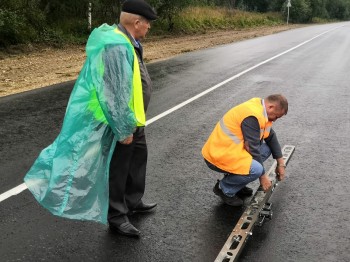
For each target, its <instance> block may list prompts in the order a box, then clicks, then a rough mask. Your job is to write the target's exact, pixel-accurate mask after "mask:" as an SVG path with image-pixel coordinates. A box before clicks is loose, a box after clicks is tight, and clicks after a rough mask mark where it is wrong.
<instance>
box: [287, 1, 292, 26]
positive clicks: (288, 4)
mask: <svg viewBox="0 0 350 262" xmlns="http://www.w3.org/2000/svg"><path fill="white" fill-rule="evenodd" d="M291 6H292V4H291V3H290V0H288V3H287V9H288V14H287V25H288V22H289V7H291Z"/></svg>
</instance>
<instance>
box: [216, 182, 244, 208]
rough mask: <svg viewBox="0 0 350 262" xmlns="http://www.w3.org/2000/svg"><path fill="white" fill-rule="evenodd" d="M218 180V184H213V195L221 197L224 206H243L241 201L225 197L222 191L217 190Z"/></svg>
mask: <svg viewBox="0 0 350 262" xmlns="http://www.w3.org/2000/svg"><path fill="white" fill-rule="evenodd" d="M219 182H220V181H219V180H218V182H217V183H216V184H215V186H214V188H213V192H214V193H215V195H217V196H219V197H221V199H222V201H224V203H225V204H227V205H229V206H234V207H240V206H243V200H242V199H240V198H239V197H237V196H233V197H229V196H226V195H225V194H224V193H223V192H222V190H221V189H220V188H219Z"/></svg>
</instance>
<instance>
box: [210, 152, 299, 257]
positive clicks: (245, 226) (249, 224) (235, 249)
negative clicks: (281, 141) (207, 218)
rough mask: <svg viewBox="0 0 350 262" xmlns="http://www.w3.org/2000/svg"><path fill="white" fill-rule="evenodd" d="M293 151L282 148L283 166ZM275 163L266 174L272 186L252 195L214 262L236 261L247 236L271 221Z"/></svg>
mask: <svg viewBox="0 0 350 262" xmlns="http://www.w3.org/2000/svg"><path fill="white" fill-rule="evenodd" d="M294 150H295V146H291V145H285V146H284V147H283V148H282V154H283V159H284V163H285V165H288V162H289V160H290V158H291V156H292V154H293V152H294ZM275 169H276V162H274V164H273V165H272V166H271V167H270V169H269V171H268V172H267V174H268V176H269V178H270V180H271V183H272V186H271V187H270V189H269V190H268V191H266V192H264V190H263V189H262V188H261V187H259V188H258V190H257V191H256V193H255V194H254V196H253V198H252V200H251V202H250V204H249V205H248V206H247V207H246V209H245V210H244V212H243V214H242V216H241V217H240V219H239V220H238V222H237V224H236V226H235V228H234V229H233V231H232V233H231V234H230V236H229V238H228V239H227V241H226V243H225V244H224V246H223V248H222V249H221V251H220V253H219V255H218V256H217V258H216V259H215V262H233V261H237V259H238V256H239V255H240V253H241V252H242V250H243V248H244V246H245V244H246V242H247V240H248V238H249V236H251V235H252V234H253V232H252V231H253V228H254V226H255V225H258V226H262V225H263V223H264V221H265V220H266V219H272V210H271V203H269V202H268V201H269V199H270V197H271V195H272V193H273V191H274V190H275V188H276V186H277V185H278V180H277V178H276V174H275Z"/></svg>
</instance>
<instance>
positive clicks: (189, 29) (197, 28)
mask: <svg viewBox="0 0 350 262" xmlns="http://www.w3.org/2000/svg"><path fill="white" fill-rule="evenodd" d="M281 23H284V21H283V20H282V16H281V15H279V14H276V13H265V14H261V13H251V12H245V11H239V10H228V9H225V8H218V7H188V8H186V9H184V10H183V11H182V12H181V13H180V14H179V15H178V16H177V17H176V18H175V19H174V33H187V34H192V33H197V32H205V31H207V30H214V29H242V28H251V27H259V26H266V25H277V24H281Z"/></svg>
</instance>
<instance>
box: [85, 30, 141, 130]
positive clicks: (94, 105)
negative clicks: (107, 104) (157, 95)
mask: <svg viewBox="0 0 350 262" xmlns="http://www.w3.org/2000/svg"><path fill="white" fill-rule="evenodd" d="M114 33H116V34H117V35H119V36H121V37H123V39H125V40H126V41H127V42H128V43H129V44H130V45H131V46H132V50H133V57H134V62H133V80H132V82H133V85H132V92H131V94H132V95H131V97H130V101H129V107H130V109H131V110H132V111H133V112H134V114H135V119H136V124H137V126H145V125H146V114H145V110H144V104H143V92H142V81H141V72H140V65H139V61H138V58H137V55H136V52H135V49H134V46H133V45H132V43H131V41H130V39H129V38H128V37H127V36H126V35H125V34H124V33H123V32H121V31H120V30H119V29H118V28H116V29H115V30H114ZM101 71H102V72H103V69H101ZM89 109H90V111H92V112H93V114H94V117H95V119H96V120H98V121H100V122H103V123H105V124H107V123H108V121H107V119H106V117H105V116H104V113H103V111H102V108H101V107H100V105H99V102H98V99H97V94H96V91H95V92H92V93H91V99H90V103H89Z"/></svg>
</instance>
